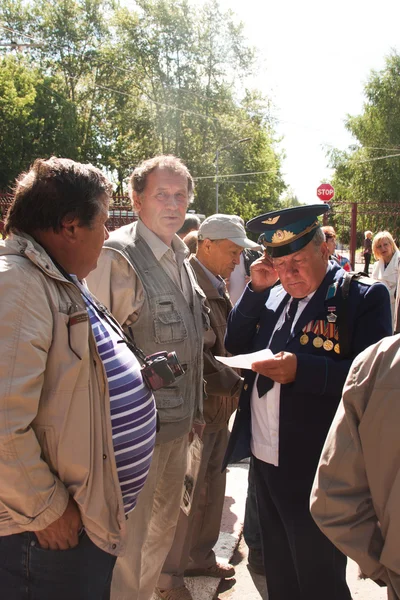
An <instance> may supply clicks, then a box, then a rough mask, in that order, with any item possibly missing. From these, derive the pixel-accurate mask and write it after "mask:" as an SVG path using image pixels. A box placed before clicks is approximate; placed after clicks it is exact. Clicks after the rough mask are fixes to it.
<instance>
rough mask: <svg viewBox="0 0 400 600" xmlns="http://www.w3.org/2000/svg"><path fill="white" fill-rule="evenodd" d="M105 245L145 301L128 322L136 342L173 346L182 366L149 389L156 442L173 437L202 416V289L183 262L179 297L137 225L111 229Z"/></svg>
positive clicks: (153, 347)
mask: <svg viewBox="0 0 400 600" xmlns="http://www.w3.org/2000/svg"><path fill="white" fill-rule="evenodd" d="M104 247H105V248H111V249H113V250H115V251H117V252H119V253H120V254H122V255H123V256H124V258H125V259H126V260H127V261H128V263H129V264H130V265H131V266H132V267H133V269H134V270H135V273H136V274H137V276H138V277H139V279H140V281H141V283H142V285H143V290H144V295H145V301H144V304H143V307H142V309H141V311H140V315H139V318H138V319H137V321H135V323H134V324H133V325H132V330H133V333H134V337H135V342H136V344H137V345H138V346H139V347H140V348H142V350H143V351H144V353H145V354H151V353H153V352H159V351H160V350H167V351H168V352H170V351H171V350H175V352H176V353H177V355H178V358H179V360H180V361H181V363H182V364H183V365H185V367H186V372H185V374H184V375H182V376H181V377H179V378H178V379H177V380H176V382H175V383H174V384H172V385H170V386H168V387H166V388H163V389H161V390H158V391H157V392H155V393H154V396H155V399H156V404H157V409H158V413H159V417H160V421H161V429H160V432H159V434H158V437H157V442H167V441H170V440H173V439H176V438H178V437H181V436H182V435H185V434H186V433H188V432H189V431H190V428H191V426H192V422H193V420H194V419H195V418H202V412H203V332H204V328H205V327H206V328H207V323H208V315H207V308H206V307H205V306H204V299H205V295H204V292H203V290H202V289H201V288H200V287H199V285H198V283H197V281H196V278H195V276H194V274H193V271H192V267H191V266H190V265H189V262H188V261H187V260H185V261H184V268H185V269H186V272H187V274H188V277H189V279H190V281H191V284H192V297H191V298H185V297H184V295H183V293H182V291H181V290H180V289H179V288H178V286H176V285H175V283H174V282H173V281H172V280H171V278H170V277H169V276H168V275H167V273H166V272H165V271H164V269H163V268H162V267H161V266H160V264H159V262H158V261H157V260H156V258H155V256H154V254H153V252H152V251H151V249H150V247H149V245H148V244H147V243H146V242H145V241H144V239H143V238H142V237H140V236H139V235H137V233H136V223H132V224H129V225H125V226H124V227H121V228H120V229H117V230H116V231H113V232H112V233H111V234H110V237H109V239H108V240H107V241H106V242H105V244H104Z"/></svg>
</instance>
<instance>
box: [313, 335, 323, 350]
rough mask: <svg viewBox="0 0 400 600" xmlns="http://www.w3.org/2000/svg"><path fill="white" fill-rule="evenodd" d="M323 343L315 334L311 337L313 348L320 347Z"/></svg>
mask: <svg viewBox="0 0 400 600" xmlns="http://www.w3.org/2000/svg"><path fill="white" fill-rule="evenodd" d="M323 345H324V341H323V339H322V338H320V337H319V336H317V337H315V338H314V339H313V346H314V347H315V348H322V346H323Z"/></svg>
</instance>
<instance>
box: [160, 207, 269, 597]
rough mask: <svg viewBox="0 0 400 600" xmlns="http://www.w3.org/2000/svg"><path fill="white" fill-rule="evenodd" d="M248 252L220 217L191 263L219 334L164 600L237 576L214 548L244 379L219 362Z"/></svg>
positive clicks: (241, 232)
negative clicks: (233, 292) (193, 477)
mask: <svg viewBox="0 0 400 600" xmlns="http://www.w3.org/2000/svg"><path fill="white" fill-rule="evenodd" d="M244 248H259V246H258V245H257V244H256V243H255V242H253V241H252V240H250V239H249V238H248V237H247V236H246V231H245V228H244V226H243V225H242V224H241V223H240V220H239V218H238V217H235V216H233V215H223V214H216V215H212V216H211V217H208V218H207V219H206V220H205V221H203V223H202V224H201V226H200V229H199V232H198V248H197V252H196V255H195V256H194V255H193V256H192V257H191V258H190V264H191V265H192V267H193V270H194V272H195V274H196V277H197V281H198V282H199V285H200V287H201V288H202V290H203V292H204V293H205V294H206V297H207V304H208V306H209V308H210V315H209V316H210V322H211V333H212V334H213V337H212V339H209V340H208V341H207V339H205V344H204V353H203V356H204V371H203V377H204V380H205V382H206V393H207V397H206V398H205V400H204V408H203V414H204V420H205V422H206V426H205V430H204V433H203V454H202V460H201V465H200V471H199V474H198V477H197V483H196V490H195V493H194V497H193V502H192V509H191V513H190V516H189V517H187V516H186V515H185V514H184V513H183V512H181V515H180V518H179V523H178V528H177V531H176V533H175V539H174V543H173V545H172V548H171V551H170V553H169V555H168V557H167V560H166V561H165V563H164V567H163V571H162V573H161V576H160V578H159V581H158V586H157V587H158V589H157V590H156V595H157V597H158V598H160V599H162V598H165V599H166V600H191V598H192V596H191V594H190V592H189V590H188V589H187V588H186V587H185V585H184V579H183V575H184V574H185V575H189V576H192V577H193V576H199V575H207V576H211V577H217V578H220V579H226V578H228V577H233V575H234V574H235V569H234V568H233V567H232V565H229V564H220V563H218V562H217V560H216V556H215V553H214V551H213V547H214V545H215V543H216V541H217V540H218V536H219V530H220V525H221V516H222V509H223V504H224V497H225V481H226V474H225V471H221V466H222V460H223V457H224V454H225V451H226V446H227V442H228V421H229V418H230V416H231V415H232V413H233V412H234V411H235V410H236V407H237V403H238V399H239V392H240V389H241V385H242V378H241V377H240V375H239V374H238V373H237V372H236V371H235V370H234V369H231V368H230V367H228V366H225V365H223V364H222V363H221V362H219V361H218V360H217V359H216V358H215V356H226V355H227V352H226V351H225V348H224V336H225V330H226V322H227V318H228V315H229V313H230V311H231V309H232V304H231V301H230V299H229V296H228V295H227V293H226V285H225V281H224V279H227V278H228V277H229V276H230V275H231V273H232V271H233V269H234V268H235V266H236V265H237V264H239V260H240V255H241V253H242V251H243V249H244ZM207 337H209V336H207Z"/></svg>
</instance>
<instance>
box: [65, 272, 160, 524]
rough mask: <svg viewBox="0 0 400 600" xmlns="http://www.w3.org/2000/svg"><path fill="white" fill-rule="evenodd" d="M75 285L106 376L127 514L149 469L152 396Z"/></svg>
mask: <svg viewBox="0 0 400 600" xmlns="http://www.w3.org/2000/svg"><path fill="white" fill-rule="evenodd" d="M74 279H75V278H74ZM75 281H77V280H75ZM77 283H78V286H79V288H80V290H81V292H82V296H83V299H84V301H85V304H86V308H87V311H88V314H89V318H90V324H91V326H92V330H93V334H94V337H95V340H96V344H97V349H98V352H99V355H100V358H101V360H102V362H103V365H104V369H105V371H106V375H107V381H108V388H109V394H110V412H111V428H112V440H113V446H114V455H115V461H116V465H117V472H118V479H119V483H120V486H121V493H122V499H123V503H124V510H125V514H127V513H128V512H130V511H131V510H133V509H134V508H135V506H136V501H137V498H138V495H139V493H140V491H141V490H142V488H143V486H144V484H145V481H146V478H147V475H148V472H149V468H150V463H151V457H152V454H153V450H154V443H155V438H156V407H155V401H154V396H153V394H152V392H151V391H150V390H149V388H148V387H147V386H146V384H145V383H144V381H143V378H142V375H141V371H140V365H139V362H138V360H137V359H136V357H135V356H134V354H133V353H132V352H131V351H130V350H129V348H128V347H127V345H126V344H125V343H124V342H122V343H121V336H120V335H118V333H117V332H116V331H114V329H113V327H112V326H111V325H110V322H109V321H108V319H107V317H105V316H102V314H101V312H98V311H97V310H96V309H95V308H93V306H92V304H91V302H90V300H91V301H92V302H93V303H95V301H94V300H93V298H92V296H91V295H90V292H89V290H88V289H87V288H86V287H85V286H83V285H82V284H81V283H80V282H77ZM95 304H96V303H95Z"/></svg>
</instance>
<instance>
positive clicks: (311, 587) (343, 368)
mask: <svg viewBox="0 0 400 600" xmlns="http://www.w3.org/2000/svg"><path fill="white" fill-rule="evenodd" d="M326 210H328V207H327V206H324V205H311V206H301V207H296V208H290V209H285V210H279V211H275V212H272V213H268V214H266V215H262V216H260V217H257V218H256V219H253V220H252V221H250V222H249V223H248V229H249V230H250V231H253V232H255V233H258V234H262V235H261V241H262V243H263V244H264V246H265V248H266V250H267V251H268V253H267V251H266V252H265V253H264V256H263V257H262V258H260V259H259V260H257V261H255V262H254V263H253V265H252V267H251V282H250V284H249V285H248V286H247V288H246V290H245V292H244V294H243V296H242V298H241V300H240V301H239V303H238V304H237V305H236V306H235V307H234V309H233V310H232V312H231V315H230V317H229V320H228V330H227V337H226V342H225V343H226V348H227V350H228V351H229V352H231V353H233V354H240V353H244V352H254V351H257V350H261V349H263V348H270V349H271V351H272V353H273V355H274V356H273V357H272V358H268V359H266V360H261V361H258V362H255V363H253V365H252V371H250V370H249V371H247V372H246V376H245V381H244V387H243V392H242V394H241V397H240V401H239V409H238V412H237V416H236V420H235V424H234V427H233V430H232V435H231V437H230V441H229V445H228V451H227V454H226V457H225V463H226V462H228V461H229V462H235V461H237V460H241V459H243V458H244V457H246V456H250V455H252V456H253V457H254V462H253V466H254V476H255V483H256V494H257V503H258V510H259V521H260V528H261V535H262V542H263V558H264V567H265V572H266V578H267V586H268V597H269V600H287V599H288V598H290V600H320V598H321V597H323V598H324V600H350V597H351V596H350V592H349V589H348V587H347V584H346V570H345V569H346V558H345V557H344V556H343V555H342V554H341V553H340V552H339V551H338V550H337V549H335V547H334V546H333V545H332V544H331V543H330V542H329V541H328V539H327V538H325V536H324V535H323V534H322V533H321V532H320V530H319V529H318V527H317V526H316V525H315V523H314V521H313V520H312V518H311V515H310V512H309V497H310V491H311V486H312V482H313V478H314V475H315V471H316V468H317V464H318V459H319V456H320V453H321V449H322V446H323V443H324V440H325V437H326V434H327V431H328V429H329V426H330V424H331V421H332V419H333V416H334V414H335V411H336V408H337V406H338V403H339V400H340V398H341V393H342V387H343V384H344V381H345V378H346V375H347V372H348V370H349V368H350V365H351V362H352V360H353V359H354V357H355V356H356V355H357V354H358V353H359V352H361V351H362V350H364V349H365V348H366V347H367V346H369V345H371V344H373V343H374V342H376V341H378V340H380V339H381V338H383V337H384V336H386V335H390V333H391V320H390V319H391V317H390V306H389V296H388V293H387V290H386V289H384V287H383V286H382V284H380V283H373V282H372V281H371V280H369V279H367V278H361V279H358V280H356V279H353V280H352V282H351V283H349V290H348V297H347V299H345V298H344V296H345V295H346V294H343V287H342V286H343V284H344V280H345V275H346V274H345V272H344V271H343V269H341V268H340V267H339V265H337V264H334V263H333V262H330V261H329V260H328V258H329V250H328V247H327V244H326V241H325V236H324V233H323V232H322V230H321V227H320V225H319V222H318V219H317V216H318V215H320V214H322V213H323V212H325V211H326ZM346 314H347V316H346ZM343 327H345V329H346V335H347V339H348V347H349V351H348V352H345V349H344V344H342V342H344V338H343V337H342V335H343ZM342 345H343V347H342Z"/></svg>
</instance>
